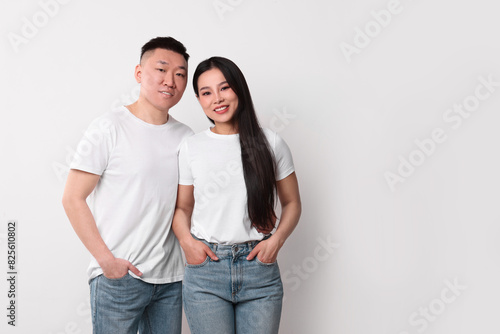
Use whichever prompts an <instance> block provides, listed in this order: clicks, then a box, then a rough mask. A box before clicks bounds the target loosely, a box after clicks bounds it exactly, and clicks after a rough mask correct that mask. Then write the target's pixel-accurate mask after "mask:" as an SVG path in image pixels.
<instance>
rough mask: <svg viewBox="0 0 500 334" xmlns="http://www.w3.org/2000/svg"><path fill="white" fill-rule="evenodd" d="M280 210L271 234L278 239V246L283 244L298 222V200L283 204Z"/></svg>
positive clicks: (299, 205)
mask: <svg viewBox="0 0 500 334" xmlns="http://www.w3.org/2000/svg"><path fill="white" fill-rule="evenodd" d="M281 210H282V211H281V218H280V222H279V225H278V228H277V229H276V231H275V232H274V234H273V236H272V238H275V239H277V240H278V242H279V244H280V247H281V246H283V244H284V243H285V241H286V239H288V237H289V236H290V235H291V234H292V232H293V230H294V229H295V227H296V226H297V224H298V223H299V219H300V214H301V212H302V206H301V203H300V201H294V202H290V203H287V204H286V205H284V206H283V207H282V209H281Z"/></svg>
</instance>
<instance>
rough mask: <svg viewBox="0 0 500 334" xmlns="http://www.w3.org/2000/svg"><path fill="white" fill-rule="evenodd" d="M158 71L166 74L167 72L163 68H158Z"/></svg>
mask: <svg viewBox="0 0 500 334" xmlns="http://www.w3.org/2000/svg"><path fill="white" fill-rule="evenodd" d="M157 70H158V71H160V72H165V70H164V69H163V68H157Z"/></svg>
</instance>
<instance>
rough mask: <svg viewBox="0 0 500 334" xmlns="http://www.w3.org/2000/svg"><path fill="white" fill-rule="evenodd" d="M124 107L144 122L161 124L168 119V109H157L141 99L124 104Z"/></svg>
mask: <svg viewBox="0 0 500 334" xmlns="http://www.w3.org/2000/svg"><path fill="white" fill-rule="evenodd" d="M126 108H127V109H128V110H129V111H130V112H131V113H132V114H133V115H134V116H135V117H137V118H139V119H141V120H143V121H144V122H146V123H150V124H154V125H162V124H165V123H167V121H168V110H165V111H163V110H158V109H156V108H154V107H153V106H152V105H150V104H146V103H144V101H141V99H139V100H137V101H135V102H134V103H132V104H130V105H128V106H126Z"/></svg>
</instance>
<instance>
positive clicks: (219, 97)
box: [214, 92, 224, 104]
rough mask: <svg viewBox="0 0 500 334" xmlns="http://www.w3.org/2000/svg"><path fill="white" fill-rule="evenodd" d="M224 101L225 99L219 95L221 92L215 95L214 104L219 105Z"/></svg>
mask: <svg viewBox="0 0 500 334" xmlns="http://www.w3.org/2000/svg"><path fill="white" fill-rule="evenodd" d="M222 101H224V98H223V97H222V96H221V95H220V94H219V92H216V93H215V94H214V103H215V104H219V103H221V102H222Z"/></svg>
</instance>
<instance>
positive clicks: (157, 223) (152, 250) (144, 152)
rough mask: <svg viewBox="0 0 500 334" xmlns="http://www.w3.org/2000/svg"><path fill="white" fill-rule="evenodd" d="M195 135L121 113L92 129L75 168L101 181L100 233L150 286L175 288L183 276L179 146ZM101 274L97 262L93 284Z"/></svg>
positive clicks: (96, 201) (94, 201) (95, 200)
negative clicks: (176, 229) (176, 217)
mask: <svg viewBox="0 0 500 334" xmlns="http://www.w3.org/2000/svg"><path fill="white" fill-rule="evenodd" d="M192 134H193V131H192V130H191V129H190V128H189V127H188V126H186V125H184V124H182V123H180V122H178V121H177V120H175V119H174V118H173V117H172V116H169V118H168V121H167V123H165V124H162V125H154V124H150V123H147V122H144V121H142V120H141V119H139V118H137V117H136V116H134V115H133V114H132V113H131V112H130V111H129V110H128V109H127V108H126V107H120V108H118V109H117V110H115V111H112V112H108V113H106V114H104V115H103V116H101V117H99V118H97V119H96V120H94V121H93V122H92V123H91V125H90V126H89V128H88V130H87V131H86V133H85V135H84V137H83V138H82V140H81V141H80V143H79V145H78V149H77V153H76V154H75V157H74V160H73V162H72V164H71V166H70V168H72V169H78V170H82V171H85V172H89V173H92V174H97V175H100V176H101V177H100V179H99V182H98V184H97V186H96V188H95V190H94V192H93V194H92V196H90V198H89V204H90V207H91V210H92V213H93V215H94V219H95V221H96V224H97V227H98V229H99V233H100V234H101V236H102V238H103V240H104V242H105V243H106V245H107V246H108V248H109V249H110V250H111V252H112V253H113V255H114V256H115V257H116V258H122V259H125V260H128V261H130V262H131V263H132V264H133V265H134V266H136V267H137V268H138V269H139V270H140V271H141V272H142V273H143V276H141V279H142V280H144V281H146V282H148V283H153V284H161V283H171V282H176V281H180V280H182V278H183V275H184V264H183V260H182V255H181V254H182V253H181V249H180V247H179V243H178V241H177V238H176V237H175V235H174V233H173V231H172V230H171V225H172V217H173V214H174V210H175V202H176V199H177V183H178V175H179V174H178V161H177V160H178V152H179V146H180V143H181V142H182V141H183V139H185V138H186V137H188V136H191V135H192ZM100 274H102V269H101V268H100V267H99V265H98V263H97V261H96V260H95V259H94V258H93V257H92V259H91V262H90V266H89V268H88V276H89V280H90V279H92V278H94V277H96V276H98V275H100ZM131 275H132V276H134V277H136V276H135V275H133V274H132V273H131ZM136 278H137V277H136Z"/></svg>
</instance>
